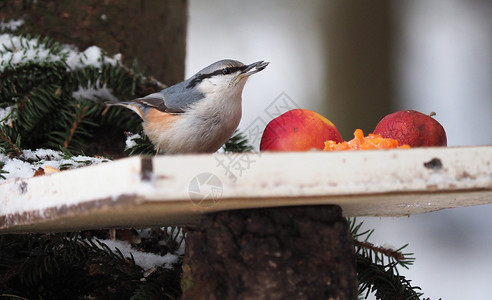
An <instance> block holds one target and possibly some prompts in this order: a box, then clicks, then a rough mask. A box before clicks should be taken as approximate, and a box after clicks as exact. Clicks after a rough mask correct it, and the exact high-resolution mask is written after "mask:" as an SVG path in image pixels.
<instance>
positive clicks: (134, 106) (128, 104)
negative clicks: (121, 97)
mask: <svg viewBox="0 0 492 300" xmlns="http://www.w3.org/2000/svg"><path fill="white" fill-rule="evenodd" d="M104 104H105V105H106V108H105V109H104V110H103V112H102V115H105V114H106V113H107V112H108V110H109V108H110V107H112V106H123V107H125V108H127V109H130V110H132V111H133V112H134V113H136V114H137V115H138V116H139V117H140V118H141V119H142V120H143V118H144V112H143V109H142V107H141V105H140V104H139V103H136V102H128V101H122V102H119V101H107V102H105V103H104Z"/></svg>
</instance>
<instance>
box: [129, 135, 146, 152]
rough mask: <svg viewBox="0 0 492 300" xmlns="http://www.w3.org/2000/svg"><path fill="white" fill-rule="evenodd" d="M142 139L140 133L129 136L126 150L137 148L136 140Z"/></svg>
mask: <svg viewBox="0 0 492 300" xmlns="http://www.w3.org/2000/svg"><path fill="white" fill-rule="evenodd" d="M140 138H142V136H141V135H140V134H138V133H135V134H132V135H129V136H127V138H126V141H125V145H126V150H128V149H131V148H133V147H135V146H136V145H137V142H135V140H136V139H140Z"/></svg>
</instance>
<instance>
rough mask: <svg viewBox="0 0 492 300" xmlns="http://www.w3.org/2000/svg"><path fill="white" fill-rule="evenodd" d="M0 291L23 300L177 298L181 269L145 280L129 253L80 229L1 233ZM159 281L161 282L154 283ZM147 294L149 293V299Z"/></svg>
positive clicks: (159, 272) (163, 271) (156, 273)
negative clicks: (72, 231)
mask: <svg viewBox="0 0 492 300" xmlns="http://www.w3.org/2000/svg"><path fill="white" fill-rule="evenodd" d="M0 249H1V250H0V258H1V261H2V264H1V265H0V274H1V276H0V292H1V294H3V295H5V294H8V295H16V296H17V297H22V298H28V299H75V298H92V299H129V298H132V299H176V298H177V297H178V296H179V295H180V293H181V290H180V286H179V279H180V274H181V268H180V266H179V265H176V266H174V267H173V269H171V270H170V269H164V268H160V267H159V268H156V270H155V271H154V272H153V273H152V274H150V275H149V276H148V277H147V278H145V277H144V272H143V271H144V270H142V269H141V268H140V267H139V266H137V265H136V264H135V261H134V260H133V258H132V257H130V258H128V257H124V256H123V255H122V254H121V253H120V252H118V251H116V252H113V251H111V249H109V248H108V247H107V246H106V245H105V244H104V243H101V242H99V241H98V240H94V239H88V238H85V237H84V238H83V237H82V235H81V233H61V234H29V235H1V236H0ZM160 280H165V281H161V282H160V286H157V283H159V281H160ZM148 296H152V297H148Z"/></svg>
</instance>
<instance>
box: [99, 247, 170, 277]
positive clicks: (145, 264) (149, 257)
mask: <svg viewBox="0 0 492 300" xmlns="http://www.w3.org/2000/svg"><path fill="white" fill-rule="evenodd" d="M98 241H99V242H101V243H103V244H105V245H106V246H108V248H109V249H111V250H112V251H113V253H117V252H118V251H116V248H118V250H119V251H120V252H121V254H123V256H124V257H128V258H129V257H131V256H132V255H133V259H134V260H135V264H136V265H138V266H140V267H141V268H142V269H144V270H148V269H150V268H153V267H164V268H167V269H172V265H173V264H174V263H177V262H178V255H176V254H171V253H167V254H166V255H164V256H161V255H157V254H154V253H146V252H140V251H138V250H135V249H133V248H132V247H131V245H130V244H129V243H127V242H124V241H113V240H98ZM96 244H97V243H96ZM101 249H102V247H101Z"/></svg>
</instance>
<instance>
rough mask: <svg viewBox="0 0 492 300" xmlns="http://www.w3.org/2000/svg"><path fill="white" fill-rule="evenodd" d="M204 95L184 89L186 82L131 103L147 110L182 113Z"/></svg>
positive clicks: (193, 90)
mask: <svg viewBox="0 0 492 300" xmlns="http://www.w3.org/2000/svg"><path fill="white" fill-rule="evenodd" d="M203 98H204V95H203V94H202V93H200V92H199V91H197V90H195V89H191V90H190V89H186V81H184V82H181V83H178V84H176V85H173V86H171V87H168V88H166V89H163V90H162V91H160V92H158V93H153V94H150V95H147V96H145V97H143V98H138V99H135V100H133V101H132V102H136V103H139V104H140V105H142V106H144V107H148V108H155V109H157V110H160V111H163V112H168V113H174V114H179V113H184V112H185V111H186V109H187V108H188V107H190V106H191V105H192V104H193V103H196V102H197V101H200V100H201V99H203Z"/></svg>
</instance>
